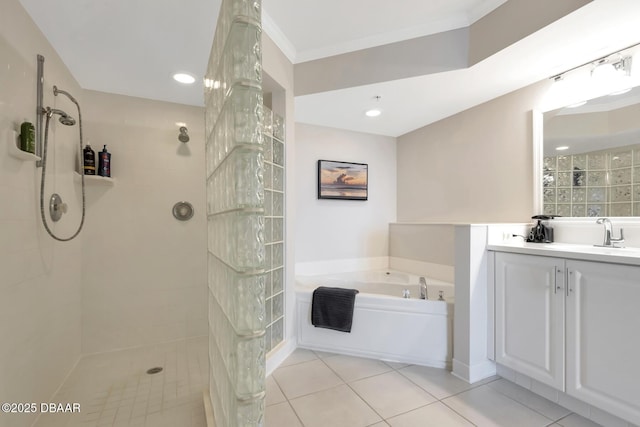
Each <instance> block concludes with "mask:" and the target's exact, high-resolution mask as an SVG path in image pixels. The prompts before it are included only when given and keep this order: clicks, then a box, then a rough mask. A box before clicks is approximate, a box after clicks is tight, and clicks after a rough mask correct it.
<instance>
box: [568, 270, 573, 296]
mask: <svg viewBox="0 0 640 427" xmlns="http://www.w3.org/2000/svg"><path fill="white" fill-rule="evenodd" d="M568 271H569V280H567V296H569V293H571V292H573V288H572V287H571V277H572V276H573V271H572V270H568Z"/></svg>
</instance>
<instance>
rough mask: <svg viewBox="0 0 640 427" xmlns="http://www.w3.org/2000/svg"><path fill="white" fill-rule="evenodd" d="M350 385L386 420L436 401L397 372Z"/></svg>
mask: <svg viewBox="0 0 640 427" xmlns="http://www.w3.org/2000/svg"><path fill="white" fill-rule="evenodd" d="M350 385H351V387H353V389H354V390H355V391H356V393H358V395H359V396H360V397H362V398H363V399H364V400H365V401H366V402H367V403H368V404H369V405H371V407H372V408H373V409H374V410H375V411H376V412H377V413H378V414H380V415H381V416H382V417H383V418H384V419H387V418H389V417H393V416H394V415H399V414H402V413H404V412H408V411H411V410H413V409H416V408H419V407H420V406H424V405H427V404H429V403H432V402H434V401H435V400H436V399H435V398H434V397H433V396H432V395H430V394H429V393H427V392H426V391H424V390H423V389H421V388H420V387H418V386H417V385H415V384H414V383H412V382H411V381H409V380H408V379H407V378H405V377H403V376H402V375H400V374H399V373H397V372H395V371H392V372H387V373H386V374H381V375H376V376H375V377H370V378H366V379H363V380H359V381H355V382H353V383H351V384H350Z"/></svg>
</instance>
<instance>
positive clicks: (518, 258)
mask: <svg viewBox="0 0 640 427" xmlns="http://www.w3.org/2000/svg"><path fill="white" fill-rule="evenodd" d="M564 278H565V276H564V261H563V260H561V259H557V258H549V257H542V256H532V255H521V254H512V253H501V252H499V253H496V257H495V285H496V289H495V296H496V300H495V328H496V333H495V344H496V351H495V358H496V362H498V363H500V364H502V365H504V366H507V367H509V368H511V369H514V370H516V371H518V372H521V373H523V374H525V375H527V376H529V377H531V378H534V379H536V380H538V381H540V382H542V383H544V384H547V385H550V386H552V387H555V388H558V389H562V388H563V387H564V331H565V327H564V301H565V296H564V295H565V292H564Z"/></svg>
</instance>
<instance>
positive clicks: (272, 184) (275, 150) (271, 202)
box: [263, 107, 285, 352]
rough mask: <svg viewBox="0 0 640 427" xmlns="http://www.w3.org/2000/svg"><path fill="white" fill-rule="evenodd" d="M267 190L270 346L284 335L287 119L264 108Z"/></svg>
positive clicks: (265, 177) (266, 221)
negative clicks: (285, 125) (285, 129)
mask: <svg viewBox="0 0 640 427" xmlns="http://www.w3.org/2000/svg"><path fill="white" fill-rule="evenodd" d="M263 138H264V189H265V193H264V195H265V197H264V199H265V202H264V205H265V242H266V259H267V261H266V263H267V277H266V288H265V289H266V317H267V321H266V323H267V328H266V335H265V339H266V344H265V345H266V349H267V352H269V351H271V350H272V349H273V348H275V347H276V346H277V345H278V344H280V343H281V342H282V340H283V337H284V313H285V310H284V304H285V298H284V280H285V274H284V252H285V247H284V224H285V221H284V206H285V205H284V197H285V192H284V177H285V166H284V157H285V156H284V119H283V118H282V117H280V116H279V115H278V114H275V113H273V112H272V111H271V110H269V109H268V108H266V107H265V110H264V130H263Z"/></svg>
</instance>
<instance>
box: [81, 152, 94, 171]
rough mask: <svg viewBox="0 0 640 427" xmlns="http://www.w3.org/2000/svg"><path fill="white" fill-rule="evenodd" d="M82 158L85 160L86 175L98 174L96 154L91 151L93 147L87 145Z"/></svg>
mask: <svg viewBox="0 0 640 427" xmlns="http://www.w3.org/2000/svg"><path fill="white" fill-rule="evenodd" d="M82 156H83V159H84V174H85V175H95V174H96V153H95V152H94V151H93V150H92V149H91V146H90V145H89V144H87V146H86V147H84V150H82Z"/></svg>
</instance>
